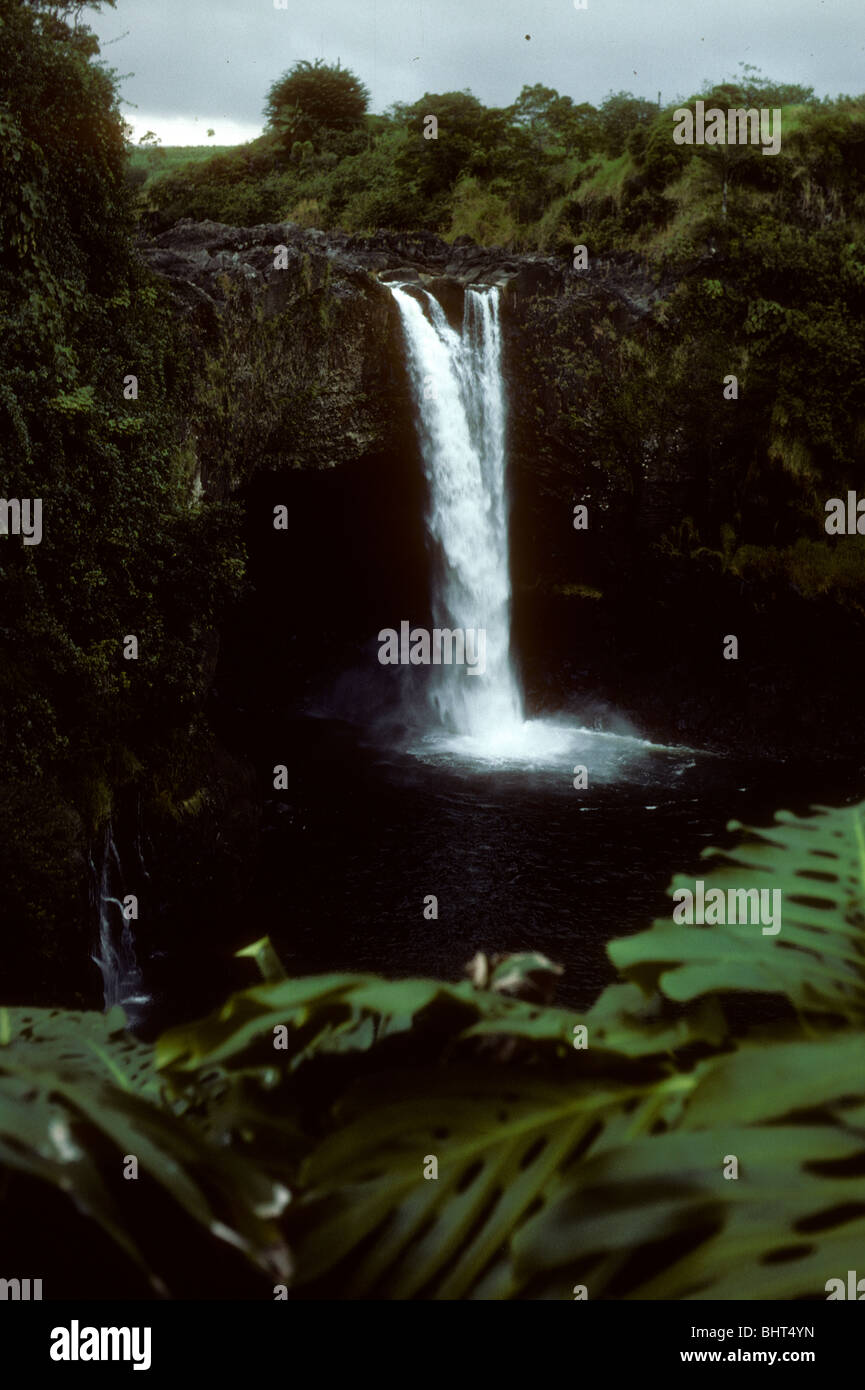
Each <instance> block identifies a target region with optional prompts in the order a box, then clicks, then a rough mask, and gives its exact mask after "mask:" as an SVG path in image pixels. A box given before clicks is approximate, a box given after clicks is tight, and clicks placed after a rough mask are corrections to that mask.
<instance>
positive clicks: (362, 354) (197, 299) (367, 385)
mask: <svg viewBox="0 0 865 1390" xmlns="http://www.w3.org/2000/svg"><path fill="white" fill-rule="evenodd" d="M278 248H281V249H280V250H279V252H278V250H277V249H278ZM140 254H141V256H142V258H143V259H144V260H145V262H146V263H147V264H148V265H149V267H150V268H151V270H153V271H154V272H155V273H157V274H158V275H160V276H162V277H163V278H164V279H165V280H166V281H167V282H168V284H169V286H170V293H171V296H172V298H173V301H174V304H175V306H176V310H177V313H178V315H179V316H180V318H181V319H182V320H184V321H185V323H186V324H187V326H188V330H189V334H190V340H191V347H192V351H193V353H194V354H196V355H198V356H200V357H203V358H204V360H205V363H206V365H207V371H208V372H209V374H210V376H211V377H217V378H219V379H220V383H221V384H220V390H219V395H218V398H217V399H214V398H213V396H212V395H210V396H208V394H207V393H206V392H205V393H204V395H203V397H202V399H201V403H200V408H199V410H200V415H201V425H200V428H198V429H197V430H196V448H197V451H198V454H199V465H200V467H199V472H200V476H201V478H202V480H203V484H204V486H205V488H208V489H209V490H210V492H211V493H213V492H214V491H216V492H218V493H222V494H224V493H227V492H231V491H233V490H234V489H235V488H236V487H237V486H240V485H243V483H244V481H246V480H248V478H249V477H250V476H252V475H253V474H254V472H255V471H256V470H257V469H259V468H261V469H264V470H265V471H272V470H274V469H279V468H284V467H299V468H333V467H340V466H343V465H345V464H348V463H350V462H352V461H356V460H358V459H361V458H363V457H366V456H369V455H371V454H374V453H382V452H386V451H387V450H388V449H390V448H394V447H399V436H400V432H401V431H402V430H403V429H404V425H405V418H406V412H407V410H409V409H410V403H409V401H408V383H407V379H406V373H405V367H404V362H403V353H402V347H401V342H400V336H399V314H398V311H397V308H396V305H395V303H394V300H393V298H392V296H391V295H390V293H389V292H388V290H387V284H388V283H389V282H394V281H399V280H403V281H405V282H408V283H414V284H418V285H419V286H420V285H426V286H428V287H429V288H430V289H431V290H432V291H433V292H434V293H435V294H436V296H437V297H438V298H439V300H440V301H441V302H442V304H443V305H444V307H445V310H446V312H447V313H448V315H449V317H450V318H451V319H452V321H454V322H458V321H459V319H460V318H461V316H462V300H463V296H464V293H465V289H466V286H468V285H497V286H499V287H500V289H501V291H502V307H503V315H504V321H505V336H506V340H507V338H508V337H509V336H515V337H516V338H517V339H519V338H520V337H521V334H522V324H523V321H524V319H525V316H526V314H527V313H528V312H529V311H530V309H531V307H532V306H533V305H534V306H535V307H537V305H538V303H539V302H542V303H543V306H544V317H545V318H547V319H551V320H555V319H556V318H557V317H558V316H559V315H560V314H569V313H571V312H572V310H573V307H574V305H575V303H579V304H580V306H581V310H582V314H583V316H584V317H585V320H586V323H587V325H588V324H589V323H590V321H592V320H593V319H594V318H595V316H596V315H597V316H598V317H604V316H607V317H608V316H609V314H610V308H611V304H612V305H613V306H614V310H615V313H614V317H615V318H616V320H617V326H619V327H621V329H622V330H623V331H625V332H627V331H628V328H629V326H631V325H633V324H635V323H637V322H639V320H640V319H642V318H644V317H646V316H647V315H648V314H649V313H650V312H651V308H652V305H653V304H654V302H655V301H656V300H657V299H659V298H660V297H661V295H662V292H663V291H662V288H659V287H658V286H657V285H656V284H655V283H654V282H653V281H652V279H651V277H650V276H649V275H648V273H647V271H646V270H645V268H644V267H643V266H642V265H641V264H640V262H639V261H638V260H637V259H636V258H634V257H630V258H628V257H619V258H613V259H609V260H606V261H602V260H600V259H593V260H592V262H591V264H590V269H589V270H588V271H584V272H576V271H574V270H573V268H572V265H571V262H570V260H569V259H567V258H564V257H554V256H542V255H538V254H534V253H529V254H515V253H511V252H507V251H504V250H502V249H500V248H495V247H483V246H476V245H474V243H472V242H471V240H470V239H469V238H468V237H459V238H457V240H456V241H455V242H453V243H452V244H451V243H448V242H446V241H443V240H442V239H441V237H438V236H436V235H435V234H433V233H431V232H424V231H421V232H416V233H403V232H376V233H374V234H373V235H370V236H357V235H349V234H348V233H346V232H338V231H335V232H323V231H317V230H309V229H304V228H301V227H299V226H297V225H296V224H293V223H264V224H261V225H259V226H255V227H229V226H226V225H224V224H222V223H218V222H193V221H191V220H190V219H188V218H187V219H183V220H182V221H180V222H178V223H176V225H175V226H173V227H171V228H170V229H169V230H167V231H164V232H162V233H160V234H159V235H157V236H155V237H152V238H149V239H148V238H146V237H143V238H142V241H141V243H140ZM587 331H588V328H587ZM521 357H522V354H521V353H519V354H517V356H516V358H514V357H513V355H512V361H515V362H516V367H515V370H516V372H517V374H518V373H519V360H520V358H521ZM515 385H516V391H515V397H514V399H515V400H517V401H519V400H521V399H525V397H526V393H525V392H524V391H521V390H520V389H519V383H515ZM220 413H221V415H222V416H223V417H225V418H220ZM229 415H231V419H230V420H229V418H228V416H229ZM535 427H536V428H537V421H535ZM235 455H236V457H233V456H235Z"/></svg>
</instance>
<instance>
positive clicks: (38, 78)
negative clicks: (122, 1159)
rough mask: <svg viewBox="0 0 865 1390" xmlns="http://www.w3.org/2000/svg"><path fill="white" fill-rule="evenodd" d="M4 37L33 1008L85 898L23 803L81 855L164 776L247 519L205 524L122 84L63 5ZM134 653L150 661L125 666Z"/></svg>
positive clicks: (6, 548)
mask: <svg viewBox="0 0 865 1390" xmlns="http://www.w3.org/2000/svg"><path fill="white" fill-rule="evenodd" d="M61 8H62V7H61ZM75 8H76V9H77V8H78V7H75ZM0 20H2V24H0V67H2V71H3V96H4V105H3V110H2V116H0V126H2V131H0V134H2V138H0V233H2V242H3V247H4V250H3V253H2V256H0V383H2V384H0V473H2V476H3V482H4V494H5V495H6V496H9V497H15V496H20V497H33V498H40V499H42V502H43V537H42V541H41V543H40V544H39V545H38V546H34V547H23V546H21V545H19V544H12V543H10V542H8V541H7V542H5V543H4V545H3V547H2V553H0V585H2V588H3V594H4V618H3V623H2V629H0V670H2V675H0V722H2V724H3V726H4V727H6V728H9V729H14V730H15V731H16V732H15V737H14V738H10V739H7V740H5V742H4V747H3V749H2V754H0V774H2V776H0V782H2V785H3V789H4V790H3V795H2V798H0V845H2V849H0V860H2V864H0V871H2V872H3V875H4V878H6V879H7V881H8V882H10V883H18V882H20V881H26V879H27V878H28V877H30V878H31V879H32V884H31V887H30V889H29V890H28V892H27V893H26V895H25V894H20V895H19V894H18V893H16V894H13V895H12V901H13V903H14V904H15V906H16V907H20V909H21V911H22V916H21V917H20V918H12V919H10V921H9V928H10V930H14V929H15V928H16V927H17V928H20V929H22V930H21V931H20V936H21V940H22V943H23V942H26V943H27V950H30V951H32V953H33V961H32V969H33V972H34V974H33V975H32V976H31V975H29V974H27V972H26V971H25V978H26V979H27V980H29V982H30V987H32V989H33V991H34V994H35V993H37V991H38V989H39V988H40V987H41V980H39V979H38V978H37V972H41V969H42V965H40V964H39V963H38V962H39V961H41V962H42V963H43V964H44V961H45V960H46V959H47V956H48V954H49V952H50V950H51V946H50V943H49V942H48V941H47V940H45V939H43V937H42V930H43V926H44V929H45V931H46V932H47V931H48V930H49V926H50V924H51V923H54V922H55V921H56V918H57V915H58V913H60V914H61V915H62V913H63V912H64V911H65V912H66V913H67V914H68V915H69V916H70V917H71V918H72V919H73V920H75V919H76V918H77V916H78V911H77V910H73V911H72V912H70V911H69V903H70V896H69V894H70V889H69V885H68V884H66V883H64V885H63V890H62V892H61V895H60V900H59V903H56V902H51V901H49V895H50V892H51V891H53V890H54V889H56V886H57V885H56V881H55V876H54V875H53V874H49V873H48V872H47V871H46V867H45V864H44V862H43V855H42V849H41V837H40V836H38V835H37V836H34V835H33V834H32V827H31V830H30V831H28V830H27V829H25V827H26V826H27V825H28V824H29V819H28V818H24V817H22V816H21V815H20V812H19V811H17V810H16V808H18V807H20V804H21V800H22V792H23V789H24V788H26V787H29V789H30V793H31V795H32V798H33V809H34V811H35V812H36V814H37V817H38V818H39V819H41V820H43V821H44V822H45V823H47V824H51V825H54V826H62V827H64V828H63V833H62V836H61V844H62V845H63V846H64V847H65V846H67V845H68V844H69V842H70V840H73V841H74V840H77V839H78V835H79V834H81V833H82V832H83V833H84V834H85V835H86V834H87V833H88V832H92V830H93V829H94V828H95V827H94V825H93V824H92V823H91V821H90V819H89V810H88V807H89V804H90V796H89V792H88V788H89V787H92V786H94V785H96V784H102V785H107V786H116V785H117V784H118V780H119V779H118V777H117V774H116V769H117V767H118V766H119V765H120V764H121V763H124V762H125V765H126V766H127V767H131V766H133V765H136V766H138V767H139V768H142V767H146V766H147V765H148V762H149V760H151V759H152V760H153V761H156V762H158V759H159V756H160V755H159V753H157V752H156V747H157V745H158V744H159V743H160V742H161V741H163V740H167V739H170V737H171V735H172V732H173V730H175V729H177V728H186V729H188V728H189V724H190V718H191V715H192V714H193V712H194V708H195V704H196V701H197V700H198V698H199V696H200V692H201V687H202V678H201V669H202V662H203V660H204V659H205V655H206V653H207V650H208V644H209V640H210V637H209V631H208V627H209V625H210V624H212V623H213V621H214V619H215V617H216V615H217V613H218V612H220V611H221V610H222V608H223V606H224V604H225V603H226V602H227V601H228V600H229V599H230V597H231V595H232V594H233V593H234V592H236V590H237V584H238V578H239V562H240V555H239V547H238V543H237V540H236V537H235V534H233V533H232V528H231V526H230V525H229V524H228V517H229V516H230V509H227V508H225V507H219V506H209V505H208V506H204V507H198V508H194V507H192V506H191V505H190V502H191V486H192V479H191V477H190V476H189V468H188V466H186V460H185V457H184V452H183V451H184V445H185V438H186V434H187V431H188V428H189V417H188V409H187V408H188V406H189V400H188V398H187V399H184V391H183V388H182V386H181V385H180V383H181V382H182V381H183V379H184V375H186V374H187V363H186V361H185V354H186V348H185V346H184V343H183V340H182V338H181V337H180V334H179V332H178V328H177V325H176V320H175V316H174V314H173V312H172V308H171V304H170V301H169V298H168V295H167V293H166V291H165V289H164V287H161V286H159V285H157V284H154V283H152V282H151V280H150V278H149V276H148V275H147V273H146V272H145V271H144V269H143V267H142V266H141V263H140V262H139V260H138V258H137V256H136V254H135V248H134V234H135V216H134V207H133V203H132V195H131V192H130V188H129V184H128V182H127V181H126V179H125V177H124V175H125V172H126V169H127V154H126V144H125V138H124V126H123V122H122V118H121V116H120V113H119V110H118V103H117V97H116V93H115V88H114V83H113V77H112V75H111V74H110V73H109V72H108V71H107V70H106V69H105V68H104V67H102V66H101V65H100V64H99V63H98V62H96V61H94V55H95V53H96V52H97V48H96V45H95V40H93V36H92V35H91V34H90V32H89V31H88V30H86V29H82V28H80V27H77V28H72V27H70V26H69V25H67V24H66V23H65V22H64V21H63V20H62V19H61V18H60V17H59V15H58V13H57V7H53V6H52V7H50V9H46V8H44V7H42V8H40V9H35V8H33V7H29V6H22V5H21V4H19V3H17V2H16V0H0ZM127 375H134V376H135V377H137V379H138V383H139V393H140V394H139V398H138V400H126V399H125V398H124V379H125V377H126V376H127ZM127 633H135V634H136V635H137V636H138V637H139V640H140V643H141V655H140V659H139V661H138V662H137V663H130V664H127V663H125V662H123V661H122V658H121V648H122V641H123V637H124V635H125V634H127ZM130 750H133V752H132V757H129V756H127V755H128V753H129V751H130ZM76 818H77V820H78V829H77V831H76V830H73V829H72V828H71V827H72V826H73V824H74V822H75V820H76ZM77 859H78V867H77V873H78V875H79V883H78V893H79V895H80V894H81V891H82V882H81V879H82V878H83V874H84V871H85V866H86V857H85V856H84V855H81V854H79V855H78V857H77ZM13 865H15V866H16V867H14V868H13ZM25 926H26V928H27V933H26V934H25V932H24V931H23V928H25ZM34 927H36V928H37V930H36V932H35V933H34V932H33V928H34Z"/></svg>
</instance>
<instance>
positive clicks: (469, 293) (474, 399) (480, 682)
mask: <svg viewBox="0 0 865 1390" xmlns="http://www.w3.org/2000/svg"><path fill="white" fill-rule="evenodd" d="M388 288H389V289H390V291H391V293H392V294H393V296H394V298H395V299H396V302H397V304H398V306H399V311H400V315H401V320H402V325H403V330H404V333H405V341H406V351H407V359H408V366H409V372H410V375H411V380H412V384H413V387H414V395H415V401H416V404H417V410H418V426H419V432H420V439H421V450H422V455H423V463H424V470H425V472H426V477H427V480H428V482H429V490H430V509H429V515H428V518H427V525H428V528H429V533H430V535H431V537H432V539H433V541H434V542H435V546H436V550H437V559H438V563H437V564H436V567H435V572H434V575H433V616H434V621H435V623H436V625H437V626H438V627H442V628H448V629H451V630H453V629H462V630H463V631H472V630H477V629H478V628H481V629H484V630H485V631H486V663H485V672H484V674H483V675H469V674H468V671H467V669H466V667H465V666H459V665H446V664H444V663H442V664H440V665H438V666H434V667H433V669H432V671H431V673H430V674H431V676H432V680H431V682H430V684H429V687H428V689H429V692H430V701H431V709H430V710H429V711H428V713H430V714H432V715H433V716H434V717H433V720H432V724H433V725H434V726H435V727H434V728H433V727H430V721H429V720H428V721H427V732H426V733H425V734H424V735H423V737H422V739H421V742H420V744H419V745H417V746H415V747H414V748H413V749H412V751H413V752H415V753H416V754H417V755H418V756H421V757H424V758H426V759H433V760H439V759H441V758H444V759H446V760H448V761H452V760H453V759H454V757H456V759H458V760H459V761H461V762H462V761H465V760H466V759H468V760H470V761H471V762H472V763H474V764H478V763H482V764H484V765H486V766H487V767H489V768H494V767H501V766H503V765H510V766H518V767H521V768H525V767H531V766H534V767H545V768H555V770H556V775H557V776H558V775H560V769H561V767H562V765H563V763H564V764H565V766H567V764H568V763H570V764H572V765H573V764H574V763H576V762H577V761H579V762H581V763H583V764H584V765H588V764H589V763H591V769H592V777H593V779H594V780H600V781H605V780H611V779H612V778H616V777H618V776H620V775H621V773H622V769H623V767H624V765H625V763H626V762H628V761H631V760H633V759H634V758H641V757H643V756H644V755H645V753H646V752H647V750H649V749H651V748H652V747H653V745H651V744H648V743H646V742H645V741H644V740H642V739H637V738H633V737H631V735H630V734H625V733H612V732H600V731H597V730H594V729H586V728H583V727H581V726H580V725H578V724H576V723H575V722H574V721H573V720H572V719H526V718H525V716H524V712H523V699H522V692H521V690H520V686H519V681H518V679H517V677H516V674H515V672H514V669H513V665H512V662H511V653H510V608H511V582H510V570H509V564H508V506H507V494H506V486H505V464H506V430H505V417H506V411H505V387H504V380H503V377H502V363H501V356H502V340H501V325H500V312H499V311H500V304H499V292H498V290H497V289H496V288H494V287H493V288H488V289H475V288H473V287H469V288H468V289H467V290H466V293H465V305H464V310H463V322H462V331H461V333H457V332H456V331H455V330H454V329H453V328H452V327H451V326H450V324H449V323H448V320H447V317H446V315H445V312H444V310H443V309H442V306H441V305H440V304H439V302H438V300H437V299H436V298H435V296H434V295H432V294H431V293H430V292H429V291H428V290H425V289H422V288H421V287H420V286H418V285H412V287H411V289H409V287H408V286H407V285H406V284H402V285H399V284H391V285H389V286H388ZM618 722H619V724H620V726H621V725H622V724H625V723H626V721H623V720H620V721H618ZM575 770H576V769H575ZM569 775H570V773H569Z"/></svg>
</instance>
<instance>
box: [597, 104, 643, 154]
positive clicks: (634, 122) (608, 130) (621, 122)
mask: <svg viewBox="0 0 865 1390" xmlns="http://www.w3.org/2000/svg"><path fill="white" fill-rule="evenodd" d="M598 109H599V116H600V127H601V130H600V134H601V145H602V148H603V151H604V154H605V155H606V156H607V158H608V159H618V157H619V155H621V154H624V152H625V148H626V146H627V142H628V136H629V135H630V134H631V132H632V131H633V130H634V128H635V127H637V128H640V127H642V128H643V129H645V128H646V127H647V126H648V125H649V123H650V122H651V121H653V120H654V118H655V116H656V115H657V114H658V108H657V106H656V105H655V103H654V102H653V101H646V99H645V98H644V97H635V96H634V94H633V92H611V93H610V94H609V96H608V97H606V98H605V99H604V101H603V102H602V103H601V105H600V107H599V108H598Z"/></svg>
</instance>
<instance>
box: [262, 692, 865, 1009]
mask: <svg viewBox="0 0 865 1390" xmlns="http://www.w3.org/2000/svg"><path fill="white" fill-rule="evenodd" d="M288 732H289V731H288V730H286V733H288ZM287 746H290V747H292V749H293V753H292V757H291V761H290V763H289V779H290V786H289V788H288V790H287V791H285V792H277V793H274V794H273V797H272V799H271V800H270V801H269V802H268V805H267V822H266V828H265V851H264V855H263V862H262V866H261V872H260V874H259V876H258V879H257V882H256V884H255V886H254V890H253V895H252V901H251V902H250V907H251V908H252V909H253V920H255V921H256V923H257V925H256V926H255V928H254V934H255V935H261V934H263V932H264V931H265V930H266V931H267V932H268V933H269V934H270V936H271V938H272V940H273V941H274V944H275V945H276V946H277V949H278V951H279V953H280V955H281V957H282V959H283V960H284V962H285V964H286V966H287V967H288V969H289V971H290V972H291V973H310V972H318V971H325V970H335V969H336V970H339V969H347V970H362V971H379V972H381V973H383V974H386V975H390V976H405V975H412V974H419V975H432V976H437V977H440V978H445V979H457V978H459V977H460V975H461V971H462V967H463V965H464V964H465V962H467V961H468V960H469V959H470V958H471V956H472V955H473V954H474V952H475V951H477V950H486V951H504V950H510V951H518V950H526V949H535V950H540V951H543V952H545V953H546V954H547V955H549V956H550V957H551V958H552V959H553V960H555V961H557V962H559V963H560V964H561V965H563V966H564V967H565V975H564V977H563V980H562V983H561V985H560V989H559V998H560V1000H561V1002H562V1003H566V1004H569V1005H571V1006H573V1007H576V1008H582V1007H586V1006H588V1005H589V1004H590V1003H591V1002H592V1000H593V999H594V998H595V997H596V996H597V994H598V992H599V990H600V989H601V988H602V987H603V986H604V984H606V983H607V982H608V981H609V980H610V979H612V978H613V977H614V976H613V972H612V968H611V967H610V965H609V963H608V961H607V957H606V954H605V950H604V947H605V944H606V942H608V941H609V940H611V939H612V938H614V937H617V936H621V935H624V934H628V933H631V932H634V931H636V930H639V929H640V928H642V927H644V926H647V925H648V924H649V923H650V921H651V920H652V918H653V917H654V916H668V915H669V914H670V912H671V903H670V900H669V899H668V898H667V897H666V895H665V891H664V890H665V888H666V886H667V884H668V882H669V880H670V878H671V876H672V875H673V873H675V872H683V873H686V874H689V875H690V874H694V876H695V877H699V876H700V863H699V856H700V851H701V850H702V849H703V848H704V847H705V846H707V845H709V844H729V843H732V842H733V840H734V838H735V837H734V836H731V835H729V834H727V833H726V830H725V827H726V825H727V822H728V821H729V820H730V819H731V818H734V817H735V818H737V819H741V820H743V821H745V822H746V823H752V824H758V825H761V824H762V825H768V824H770V823H771V821H772V816H773V813H774V811H775V810H777V809H780V808H784V809H788V810H792V811H796V812H798V813H800V814H801V813H803V812H804V811H805V810H806V809H807V807H808V805H809V804H813V803H814V802H818V803H822V804H827V803H831V802H836V803H839V804H840V803H841V802H843V801H846V800H852V799H855V797H854V795H853V792H852V790H851V789H849V788H846V787H845V786H844V785H843V777H842V776H841V775H840V774H839V772H838V771H837V770H835V771H832V770H831V769H830V768H828V767H820V766H816V767H812V768H805V767H803V766H802V764H801V763H796V764H795V765H793V764H789V765H788V764H780V765H779V764H777V763H775V762H761V761H760V760H758V759H752V760H749V761H748V762H747V763H743V762H741V761H733V760H728V759H725V758H723V757H717V756H713V755H703V754H700V753H699V752H694V751H689V750H687V749H685V750H665V749H662V748H654V747H652V746H649V745H642V744H639V743H637V742H636V741H634V742H631V741H617V740H614V739H613V740H610V739H603V738H601V739H597V738H593V737H591V736H589V737H586V738H584V739H583V740H582V741H581V747H582V750H583V751H582V753H581V754H580V753H579V752H578V753H576V754H575V755H573V756H572V755H571V753H570V752H568V753H567V754H566V755H565V756H561V755H557V756H556V757H555V758H553V759H552V760H550V761H549V762H548V763H547V764H546V765H545V764H544V763H543V761H536V762H535V763H534V765H530V766H514V765H508V764H507V763H506V762H504V763H503V762H495V761H493V762H490V761H484V762H479V761H477V760H470V759H467V758H465V757H460V756H457V755H455V754H453V753H448V752H447V751H443V750H442V749H441V748H435V747H434V748H422V749H421V750H420V756H418V754H417V753H412V752H408V751H405V750H400V749H399V748H395V747H385V746H376V745H375V744H374V743H371V742H369V741H368V739H367V738H366V737H365V736H364V734H363V733H362V732H360V731H358V730H356V729H353V728H352V727H351V726H349V725H347V724H341V723H336V722H333V721H326V720H321V719H305V720H298V721H295V722H294V723H293V724H292V726H291V730H290V738H289V739H288V740H287ZM579 762H581V763H583V764H584V765H588V766H590V769H591V771H590V786H589V788H587V789H586V790H582V791H578V790H575V789H574V787H573V785H572V769H573V765H574V764H576V763H579ZM429 894H434V895H435V896H436V897H437V898H438V912H439V915H438V920H435V921H427V920H425V919H424V915H423V908H424V898H425V896H426V895H429ZM252 930H253V929H252V928H251V931H252ZM250 939H252V936H250Z"/></svg>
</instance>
